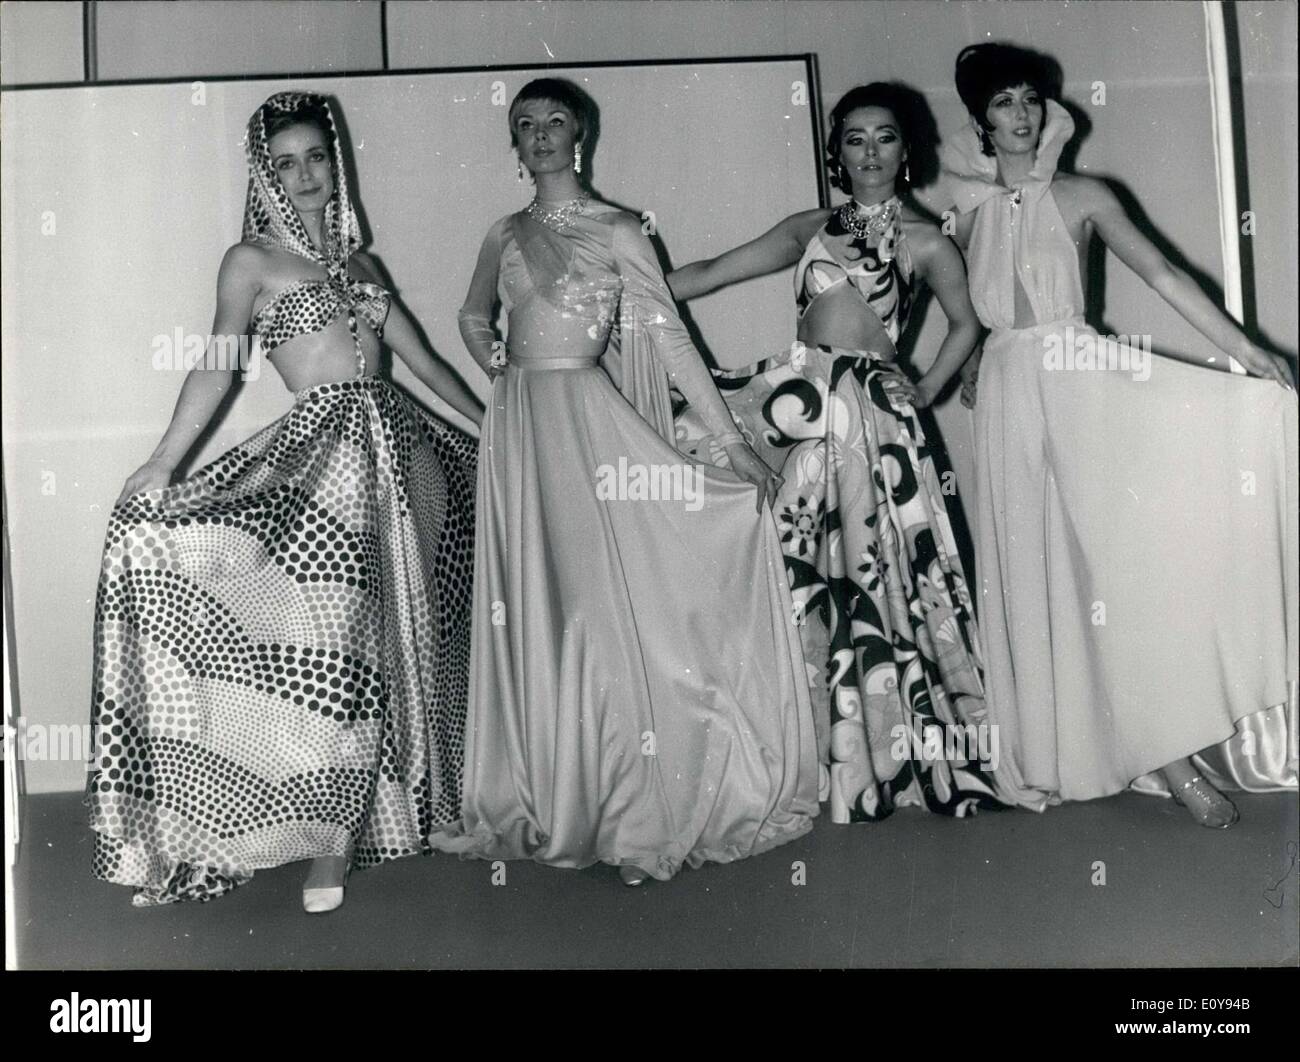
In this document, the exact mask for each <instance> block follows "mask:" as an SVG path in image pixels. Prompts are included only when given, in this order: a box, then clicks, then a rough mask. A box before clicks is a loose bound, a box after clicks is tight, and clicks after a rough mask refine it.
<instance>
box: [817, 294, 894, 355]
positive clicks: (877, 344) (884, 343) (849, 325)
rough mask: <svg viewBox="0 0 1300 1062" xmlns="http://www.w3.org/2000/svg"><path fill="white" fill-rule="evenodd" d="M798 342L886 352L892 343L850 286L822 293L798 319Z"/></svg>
mask: <svg viewBox="0 0 1300 1062" xmlns="http://www.w3.org/2000/svg"><path fill="white" fill-rule="evenodd" d="M797 334H798V339H799V341H800V342H801V343H806V344H808V345H809V346H827V347H843V348H846V349H848V350H875V351H890V352H892V351H893V349H894V343H893V340H891V339H890V338H889V333H888V332H887V331H886V330H885V326H884V325H883V324H881V321H880V318H879V317H877V316H876V314H875V313H874V311H872V310H870V309H868V308H867V307H866V306H865V305H864V304H863V301H862V296H861V295H859V294H858V293H857V291H856V290H855V289H854V288H853V287H852V285H850V284H847V283H845V284H838V285H836V286H835V287H833V288H828V289H827V290H826V291H823V292H822V293H821V294H820V295H818V296H817V298H816V299H814V300H813V301H812V303H811V304H809V306H808V308H807V310H806V311H805V312H804V315H803V316H802V317H801V318H800V319H799V331H798V333H797Z"/></svg>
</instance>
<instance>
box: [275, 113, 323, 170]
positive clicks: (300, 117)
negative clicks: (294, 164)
mask: <svg viewBox="0 0 1300 1062" xmlns="http://www.w3.org/2000/svg"><path fill="white" fill-rule="evenodd" d="M295 125H314V126H315V127H316V128H317V129H319V130H320V133H321V136H323V137H324V138H325V147H326V148H327V149H328V150H329V153H330V162H331V163H332V162H333V161H334V131H333V130H332V129H331V128H330V116H329V111H327V110H326V109H325V108H324V106H322V105H321V104H319V103H317V102H315V101H313V100H304V101H303V102H302V103H300V104H299V105H298V106H297V107H295V108H294V109H293V110H291V111H283V112H280V113H278V114H275V115H274V116H272V117H271V118H269V119H267V121H266V139H267V140H268V141H269V140H270V139H271V138H272V137H273V136H275V135H276V134H277V133H283V132H284V131H285V130H286V129H288V128H290V127H291V126H295Z"/></svg>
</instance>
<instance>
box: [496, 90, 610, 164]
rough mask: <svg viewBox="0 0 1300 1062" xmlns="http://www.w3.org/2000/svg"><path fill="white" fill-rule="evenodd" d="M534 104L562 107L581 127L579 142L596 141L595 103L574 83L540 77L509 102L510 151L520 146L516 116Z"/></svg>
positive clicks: (588, 143)
mask: <svg viewBox="0 0 1300 1062" xmlns="http://www.w3.org/2000/svg"><path fill="white" fill-rule="evenodd" d="M534 100H550V101H551V102H552V103H558V104H560V105H561V106H562V107H564V108H565V109H566V110H568V111H569V113H570V114H572V115H573V119H574V121H575V122H577V124H578V136H577V139H578V140H579V141H580V142H581V143H582V144H583V145H587V146H589V145H590V143H591V142H592V141H594V140H595V138H596V130H597V124H598V118H597V114H598V112H597V110H596V104H595V101H594V100H592V98H591V97H590V96H588V95H587V93H586V92H585V91H584V90H583V89H581V88H579V87H578V86H577V85H575V84H574V83H573V82H572V81H568V80H566V79H564V78H560V77H539V78H537V79H536V80H534V81H530V82H528V84H527V85H525V86H524V87H523V88H521V89H520V90H519V93H518V95H516V96H515V98H514V99H513V100H511V101H510V110H509V112H507V114H506V120H507V121H508V122H509V123H510V146H511V147H518V146H519V140H518V137H516V136H515V115H517V114H518V113H519V107H520V105H521V104H524V103H531V102H532V101H534Z"/></svg>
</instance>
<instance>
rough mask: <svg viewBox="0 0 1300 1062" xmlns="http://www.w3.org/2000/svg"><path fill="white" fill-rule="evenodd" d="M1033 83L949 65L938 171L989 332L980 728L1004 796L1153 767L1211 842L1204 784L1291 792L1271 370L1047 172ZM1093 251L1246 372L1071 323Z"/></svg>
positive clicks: (1093, 187)
mask: <svg viewBox="0 0 1300 1062" xmlns="http://www.w3.org/2000/svg"><path fill="white" fill-rule="evenodd" d="M1056 83H1057V79H1056V77H1055V76H1054V70H1053V64H1052V62H1051V61H1050V60H1048V59H1047V58H1046V57H1044V56H1040V55H1038V54H1036V53H1033V52H1029V51H1027V50H1025V49H1021V48H1018V47H1014V46H1010V45H1001V44H982V45H974V46H972V47H970V48H967V49H965V50H964V51H963V52H962V53H961V55H960V56H958V59H957V89H958V92H959V94H960V95H961V98H962V100H963V102H964V103H965V104H966V107H967V109H968V110H969V112H970V115H971V125H970V127H969V128H967V129H964V130H962V131H961V132H960V133H958V134H957V135H955V136H953V137H951V138H950V139H949V140H947V141H945V146H944V152H943V168H944V182H945V185H946V190H947V192H948V198H949V199H950V200H952V201H954V202H955V204H956V207H957V210H958V211H959V212H960V216H959V221H958V229H957V234H958V238H959V242H961V243H962V244H963V245H964V246H965V247H966V248H967V264H968V269H969V273H970V288H971V301H972V302H973V303H974V306H975V309H976V311H977V312H978V313H979V316H980V320H981V321H982V322H983V323H984V325H985V326H987V327H988V328H989V329H990V334H989V335H988V337H987V339H986V340H985V341H984V344H983V352H982V360H980V361H979V362H978V385H977V386H978V401H976V402H975V448H976V468H977V477H978V482H977V492H978V512H977V520H976V524H977V538H978V560H979V568H980V571H979V577H980V585H981V594H980V625H981V629H982V631H983V633H984V637H985V648H986V653H987V659H986V664H987V688H988V702H989V714H990V718H991V719H993V720H994V721H995V722H996V723H998V724H999V726H1000V727H1001V728H1002V731H1003V740H1002V746H1003V750H1004V756H1007V757H1009V759H1010V766H1011V767H1012V769H1013V770H1014V771H1015V772H1016V774H1017V775H1018V785H1019V788H1020V791H1021V795H1022V799H1024V800H1028V801H1033V800H1035V799H1036V800H1037V801H1038V803H1039V804H1040V806H1041V805H1043V804H1046V803H1048V802H1055V801H1057V800H1088V799H1091V798H1093V797H1101V796H1106V795H1108V794H1110V793H1115V792H1118V791H1120V790H1122V789H1124V788H1126V787H1128V786H1129V785H1130V784H1133V783H1135V782H1137V784H1138V785H1139V787H1141V788H1151V787H1154V786H1157V785H1160V784H1161V782H1160V779H1159V778H1158V777H1157V776H1154V775H1152V774H1151V772H1155V771H1157V770H1159V771H1160V772H1161V773H1162V774H1163V783H1164V785H1165V786H1167V788H1166V791H1172V793H1173V795H1174V796H1175V798H1176V799H1178V800H1179V801H1180V802H1181V803H1183V804H1185V805H1186V806H1187V807H1188V809H1189V811H1190V812H1191V815H1192V816H1193V818H1194V819H1195V820H1196V821H1197V822H1199V823H1200V824H1202V825H1204V826H1210V827H1219V828H1224V827H1227V826H1230V825H1232V823H1234V822H1235V821H1236V820H1237V817H1238V814H1237V809H1236V807H1235V806H1234V805H1233V804H1232V802H1231V801H1230V800H1229V799H1228V798H1227V797H1225V796H1224V795H1223V794H1222V793H1221V792H1220V791H1219V788H1216V785H1215V784H1214V782H1216V781H1217V782H1218V785H1219V786H1220V787H1223V786H1236V787H1238V788H1243V789H1253V790H1266V789H1275V788H1286V787H1294V786H1295V784H1296V763H1295V752H1294V749H1295V725H1296V715H1295V709H1296V704H1295V690H1296V667H1297V593H1296V555H1297V545H1296V542H1297V536H1296V518H1297V517H1296V512H1297V504H1296V402H1295V392H1294V386H1293V383H1292V374H1291V370H1290V366H1289V365H1288V364H1287V363H1286V361H1285V360H1284V359H1282V358H1280V357H1278V356H1276V355H1273V354H1270V353H1269V352H1267V351H1265V350H1264V349H1262V348H1261V347H1260V346H1258V345H1257V344H1255V343H1253V342H1251V341H1250V340H1249V339H1248V338H1247V337H1246V336H1245V335H1243V333H1242V332H1241V330H1240V329H1239V328H1238V327H1237V325H1236V324H1234V323H1233V322H1232V321H1231V320H1230V319H1229V318H1228V317H1227V315H1225V314H1224V313H1223V312H1222V311H1221V310H1220V309H1219V308H1218V307H1217V306H1216V305H1215V304H1214V303H1213V302H1212V301H1211V300H1210V299H1209V298H1208V297H1207V296H1206V295H1205V294H1204V293H1203V292H1202V291H1201V290H1200V288H1198V287H1197V285H1196V284H1195V283H1194V282H1193V280H1192V279H1191V278H1190V277H1189V276H1188V275H1187V273H1186V272H1185V271H1183V270H1181V269H1179V268H1177V267H1176V266H1174V265H1173V264H1171V263H1170V262H1169V261H1168V260H1167V259H1166V258H1165V257H1164V255H1163V254H1161V252H1160V251H1159V250H1158V249H1157V248H1156V247H1155V246H1154V245H1153V244H1152V242H1151V241H1150V240H1149V239H1148V238H1147V237H1146V236H1144V235H1143V234H1142V233H1141V231H1139V229H1138V228H1137V227H1136V226H1135V225H1134V224H1133V222H1132V221H1131V220H1130V219H1129V217H1128V216H1127V215H1126V213H1125V212H1124V209H1123V208H1122V207H1121V205H1120V204H1119V202H1118V200H1117V199H1116V198H1115V196H1114V194H1113V193H1112V192H1111V191H1110V190H1109V189H1108V188H1107V187H1106V185H1105V184H1104V183H1102V182H1101V181H1099V180H1096V179H1093V178H1089V177H1081V176H1077V175H1074V174H1066V173H1060V172H1057V170H1056V164H1057V160H1058V158H1059V157H1060V154H1061V151H1062V149H1063V148H1064V147H1065V145H1066V144H1067V142H1068V141H1069V140H1070V138H1071V136H1072V134H1073V131H1074V124H1073V122H1072V120H1071V118H1070V115H1069V113H1068V112H1067V111H1066V109H1065V108H1064V107H1062V106H1061V105H1060V104H1059V103H1057V102H1056V100H1055V99H1054V98H1053V96H1054V94H1055V85H1056ZM1094 235H1096V236H1100V237H1101V239H1102V240H1103V241H1104V242H1105V244H1106V246H1107V247H1109V248H1110V249H1111V250H1113V251H1114V252H1115V253H1116V255H1117V256H1118V257H1119V258H1120V260H1121V261H1123V262H1124V264H1125V265H1127V266H1128V267H1129V268H1131V269H1132V270H1133V271H1134V272H1135V273H1137V275H1138V276H1139V277H1141V278H1142V279H1143V280H1145V281H1146V282H1147V283H1148V284H1149V285H1150V286H1151V287H1152V288H1154V289H1155V291H1156V292H1157V293H1159V294H1160V296H1161V297H1162V298H1164V300H1165V301H1166V302H1167V303H1168V304H1169V305H1170V306H1172V307H1173V308H1174V309H1175V310H1177V311H1178V313H1179V314H1180V315H1181V316H1182V317H1183V318H1184V319H1185V320H1186V321H1188V322H1189V323H1190V324H1192V325H1193V326H1195V328H1196V329H1197V330H1198V331H1200V332H1201V333H1202V334H1203V335H1205V336H1206V337H1207V338H1208V339H1209V340H1210V341H1211V342H1212V343H1213V344H1214V345H1215V346H1216V347H1217V348H1218V351H1219V353H1218V354H1217V355H1216V357H1215V358H1214V359H1212V360H1213V361H1214V362H1215V363H1216V364H1217V365H1219V366H1224V365H1226V362H1227V358H1228V357H1229V356H1230V357H1232V358H1235V359H1236V360H1237V361H1238V362H1240V363H1241V364H1242V365H1243V366H1244V367H1245V369H1246V370H1247V372H1248V373H1249V374H1250V375H1249V376H1242V375H1233V374H1229V373H1225V372H1216V371H1213V370H1212V369H1210V368H1207V367H1206V366H1204V365H1194V364H1190V363H1189V361H1187V360H1182V359H1181V358H1175V357H1163V356H1155V357H1150V355H1149V353H1147V355H1146V358H1145V359H1144V358H1143V356H1142V355H1143V351H1142V349H1141V347H1140V346H1139V347H1134V345H1133V344H1131V343H1129V344H1127V345H1125V344H1123V343H1121V342H1118V341H1115V340H1108V339H1101V338H1099V337H1098V336H1097V333H1096V332H1095V331H1093V330H1092V329H1091V328H1090V327H1089V326H1088V324H1087V323H1086V322H1085V321H1084V318H1083V313H1084V305H1085V299H1084V288H1083V281H1084V278H1085V277H1086V275H1087V271H1086V262H1087V249H1088V244H1089V242H1090V240H1091V239H1092V237H1093V236H1094ZM1155 340H1156V344H1155V345H1156V346H1159V345H1160V344H1159V337H1155ZM974 371H975V366H972V367H971V370H970V374H971V376H972V377H973V374H974ZM971 382H972V381H971V379H970V378H969V377H968V389H967V394H968V396H969V394H970V387H969V384H970V383H971ZM1212 746H1213V747H1212Z"/></svg>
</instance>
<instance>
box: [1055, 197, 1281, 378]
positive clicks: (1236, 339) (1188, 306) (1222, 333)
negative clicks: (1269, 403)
mask: <svg viewBox="0 0 1300 1062" xmlns="http://www.w3.org/2000/svg"><path fill="white" fill-rule="evenodd" d="M1071 183H1072V184H1073V185H1074V186H1075V187H1076V188H1077V189H1078V201H1079V202H1080V204H1081V206H1082V208H1083V211H1084V215H1085V217H1087V219H1088V220H1090V221H1091V222H1092V223H1093V226H1094V228H1095V229H1096V230H1097V233H1098V235H1100V236H1101V238H1102V240H1103V241H1104V242H1105V244H1106V246H1107V247H1109V248H1110V249H1111V250H1112V251H1114V252H1115V254H1116V255H1117V256H1118V257H1119V260H1120V261H1121V262H1123V263H1124V264H1125V265H1126V266H1128V267H1129V268H1130V269H1132V270H1133V272H1135V273H1136V274H1137V275H1138V276H1140V277H1141V278H1142V279H1143V280H1145V281H1146V282H1147V283H1148V284H1149V285H1150V286H1151V287H1152V288H1154V289H1155V291H1156V292H1157V293H1159V295H1160V296H1161V298H1163V299H1164V300H1165V302H1167V303H1169V305H1170V306H1172V307H1173V308H1174V309H1175V310H1177V311H1178V313H1179V314H1180V315H1182V317H1183V319H1184V320H1185V321H1186V322H1187V323H1188V324H1190V325H1191V326H1192V327H1193V328H1195V329H1196V330H1197V331H1198V332H1200V333H1201V335H1203V336H1205V337H1206V338H1207V339H1208V340H1209V341H1210V342H1211V343H1213V344H1214V345H1215V346H1216V347H1218V348H1219V349H1220V350H1221V351H1223V352H1224V353H1225V354H1228V355H1230V356H1231V357H1234V358H1236V359H1237V360H1238V361H1239V362H1241V364H1242V365H1244V366H1245V367H1246V370H1247V371H1248V372H1249V373H1250V374H1251V375H1253V376H1260V377H1264V378H1266V379H1269V380H1275V381H1276V382H1277V383H1279V384H1281V385H1282V386H1283V387H1286V388H1289V389H1291V390H1294V389H1295V384H1294V381H1293V376H1292V370H1291V366H1290V365H1289V364H1288V363H1287V361H1286V359H1284V358H1282V357H1280V356H1279V355H1276V354H1272V353H1270V352H1269V351H1266V350H1264V349H1263V348H1262V347H1260V346H1259V345H1258V344H1256V343H1252V342H1251V341H1250V339H1248V338H1247V336H1246V334H1245V333H1244V332H1242V330H1241V329H1240V328H1239V327H1238V326H1237V325H1236V323H1235V322H1234V321H1233V320H1232V318H1230V317H1229V316H1228V315H1227V314H1226V313H1224V312H1223V311H1222V310H1221V309H1219V307H1218V306H1216V305H1215V304H1214V302H1213V301H1212V300H1211V299H1210V298H1209V296H1207V295H1206V294H1205V292H1203V291H1202V290H1201V289H1200V288H1199V287H1198V286H1197V284H1196V282H1195V281H1194V280H1192V278H1191V277H1190V276H1188V275H1187V273H1186V272H1185V271H1184V270H1182V269H1180V268H1179V267H1178V266H1176V265H1174V264H1173V263H1172V262H1170V261H1169V259H1167V258H1166V257H1165V256H1164V255H1163V254H1161V252H1160V249H1159V248H1158V247H1156V245H1155V244H1153V243H1152V242H1151V241H1150V240H1149V239H1147V237H1146V236H1144V235H1143V234H1142V232H1141V230H1139V229H1138V227H1137V226H1136V225H1134V224H1133V221H1132V219H1130V218H1129V216H1128V214H1127V213H1125V211H1124V208H1123V206H1121V205H1120V202H1119V200H1118V199H1116V198H1115V194H1114V193H1113V192H1112V191H1111V190H1110V189H1109V188H1107V187H1106V185H1105V184H1104V183H1103V182H1101V181H1098V180H1095V179H1093V178H1087V177H1074V178H1073V179H1072V181H1071Z"/></svg>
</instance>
